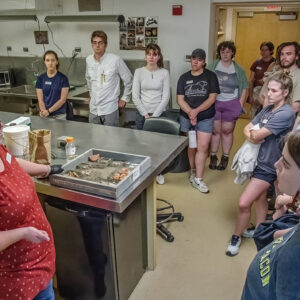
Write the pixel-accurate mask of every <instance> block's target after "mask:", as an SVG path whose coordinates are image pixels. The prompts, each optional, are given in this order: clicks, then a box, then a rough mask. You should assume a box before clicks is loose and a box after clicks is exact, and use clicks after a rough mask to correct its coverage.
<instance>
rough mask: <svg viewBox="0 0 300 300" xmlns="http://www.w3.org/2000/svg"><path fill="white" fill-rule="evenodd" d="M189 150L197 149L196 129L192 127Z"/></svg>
mask: <svg viewBox="0 0 300 300" xmlns="http://www.w3.org/2000/svg"><path fill="white" fill-rule="evenodd" d="M189 148H192V149H194V148H197V134H196V130H195V127H192V128H191V129H190V130H189Z"/></svg>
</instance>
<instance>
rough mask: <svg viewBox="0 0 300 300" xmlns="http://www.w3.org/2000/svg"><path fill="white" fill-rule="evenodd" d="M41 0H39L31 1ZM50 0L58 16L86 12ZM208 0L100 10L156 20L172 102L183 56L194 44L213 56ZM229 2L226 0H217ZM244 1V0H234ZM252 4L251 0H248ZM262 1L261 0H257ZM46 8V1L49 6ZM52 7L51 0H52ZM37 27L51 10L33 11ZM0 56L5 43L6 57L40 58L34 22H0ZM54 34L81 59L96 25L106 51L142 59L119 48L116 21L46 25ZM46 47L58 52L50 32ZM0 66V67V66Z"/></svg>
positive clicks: (7, 0)
mask: <svg viewBox="0 0 300 300" xmlns="http://www.w3.org/2000/svg"><path fill="white" fill-rule="evenodd" d="M36 1H41V0H36ZM49 1H53V3H55V5H56V6H57V7H56V11H60V12H62V13H63V14H88V13H79V12H78V3H77V1H76V0H49ZM211 2H216V1H211V0H201V1H200V0H184V1H183V0H181V1H177V2H174V1H173V0H172V1H171V0H152V1H149V0H101V5H102V11H101V14H123V15H124V16H125V17H130V16H157V17H158V18H159V27H158V44H159V45H160V46H161V48H162V51H163V54H164V58H165V59H167V60H169V61H170V68H171V87H172V96H173V97H172V98H173V105H174V104H175V102H176V97H175V95H176V85H177V80H178V77H179V76H180V74H181V73H183V72H185V71H187V70H188V68H189V63H188V62H186V61H185V55H186V54H190V53H191V51H192V50H193V49H195V48H198V47H200V48H203V49H204V50H206V51H208V52H209V53H208V55H209V57H212V51H213V49H209V48H212V46H213V43H212V40H213V39H212V38H211V40H209V37H210V30H211V29H212V26H214V23H215V20H214V16H212V17H211ZM218 2H229V1H218ZM239 2H245V1H239ZM248 2H251V1H248ZM260 2H262V1H260ZM173 4H182V5H183V15H182V16H172V5H173ZM1 6H2V7H1V8H0V9H14V8H16V7H18V8H20V9H22V8H32V7H33V6H34V2H33V0H1ZM49 7H51V5H49ZM52 7H53V4H52ZM36 14H37V16H38V18H39V20H40V24H41V30H48V28H47V26H46V24H45V22H44V21H43V20H44V17H45V16H46V15H53V14H54V13H53V12H49V11H46V10H39V11H37V12H36ZM91 14H92V13H91ZM0 26H1V30H0V55H1V56H3V55H4V56H5V55H7V52H6V47H7V46H11V47H12V51H11V52H10V53H9V54H10V55H11V56H28V55H30V56H42V54H43V47H42V45H36V44H35V42H34V34H33V31H35V30H38V25H37V23H36V22H34V21H9V22H8V21H1V22H0ZM50 27H51V29H52V31H53V33H54V40H55V42H56V43H57V44H58V45H59V46H60V47H61V48H62V50H63V52H64V54H65V55H66V56H67V57H70V56H71V55H72V51H73V49H74V47H81V51H82V52H81V56H82V57H85V56H87V55H88V54H90V53H91V46H90V34H91V32H92V31H94V30H97V29H101V30H104V31H105V32H106V33H107V34H108V38H109V40H108V49H107V51H110V52H113V53H116V54H118V55H120V56H121V57H123V58H127V59H142V58H144V52H143V51H137V50H132V51H128V50H126V51H124V50H122V51H121V50H119V29H118V24H117V23H50ZM48 34H49V45H45V46H46V50H47V49H53V50H55V51H57V52H58V55H59V56H62V54H61V53H60V51H59V50H58V49H57V48H56V47H55V46H54V44H53V42H52V40H51V35H50V32H48ZM23 47H28V48H29V53H24V52H23ZM0 69H1V66H0Z"/></svg>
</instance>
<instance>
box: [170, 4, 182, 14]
mask: <svg viewBox="0 0 300 300" xmlns="http://www.w3.org/2000/svg"><path fill="white" fill-rule="evenodd" d="M172 9H173V10H172V14H173V16H182V5H173V6H172Z"/></svg>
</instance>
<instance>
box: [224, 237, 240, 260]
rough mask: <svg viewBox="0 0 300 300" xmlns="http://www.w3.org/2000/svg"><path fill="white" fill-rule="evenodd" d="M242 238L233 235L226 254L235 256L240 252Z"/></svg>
mask: <svg viewBox="0 0 300 300" xmlns="http://www.w3.org/2000/svg"><path fill="white" fill-rule="evenodd" d="M240 245H241V238H240V237H239V236H237V235H233V236H232V237H231V241H230V243H229V245H228V247H227V249H226V255H228V256H235V255H237V254H238V253H239V249H240Z"/></svg>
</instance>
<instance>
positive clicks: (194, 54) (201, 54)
mask: <svg viewBox="0 0 300 300" xmlns="http://www.w3.org/2000/svg"><path fill="white" fill-rule="evenodd" d="M191 57H192V58H198V59H202V60H205V59H206V53H205V51H204V50H203V49H200V48H197V49H195V50H194V51H193V52H192V55H191Z"/></svg>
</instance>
